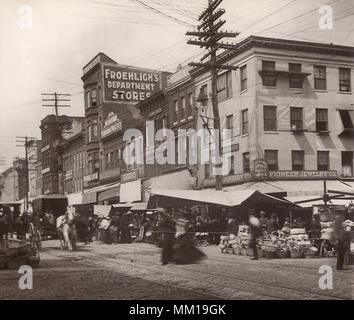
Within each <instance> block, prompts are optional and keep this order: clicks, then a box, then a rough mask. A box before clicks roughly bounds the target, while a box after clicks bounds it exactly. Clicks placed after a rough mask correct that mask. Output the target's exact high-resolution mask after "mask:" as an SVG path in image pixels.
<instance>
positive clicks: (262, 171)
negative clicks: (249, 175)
mask: <svg viewBox="0 0 354 320" xmlns="http://www.w3.org/2000/svg"><path fill="white" fill-rule="evenodd" d="M267 173H268V165H267V162H266V161H265V159H256V160H254V176H255V178H263V177H265V176H267Z"/></svg>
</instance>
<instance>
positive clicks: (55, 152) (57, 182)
mask: <svg viewBox="0 0 354 320" xmlns="http://www.w3.org/2000/svg"><path fill="white" fill-rule="evenodd" d="M83 121H84V119H83V118H82V117H68V116H64V115H63V116H58V117H56V116H55V115H48V116H47V117H45V118H44V119H43V120H42V121H41V126H40V128H41V132H42V148H41V166H42V194H64V183H63V182H64V175H63V158H62V154H63V147H64V144H65V143H66V141H67V140H68V139H70V138H71V137H72V136H74V135H76V134H78V133H79V132H81V130H82V123H83ZM37 169H38V168H37Z"/></svg>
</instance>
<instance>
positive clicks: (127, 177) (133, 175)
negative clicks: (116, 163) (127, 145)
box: [120, 170, 138, 182]
mask: <svg viewBox="0 0 354 320" xmlns="http://www.w3.org/2000/svg"><path fill="white" fill-rule="evenodd" d="M120 179H121V181H122V182H124V181H130V180H135V179H138V171H137V170H135V171H132V172H128V173H124V174H122V175H121V177H120Z"/></svg>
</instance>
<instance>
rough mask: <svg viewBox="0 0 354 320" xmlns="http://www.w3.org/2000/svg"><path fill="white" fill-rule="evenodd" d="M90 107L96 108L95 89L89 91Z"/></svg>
mask: <svg viewBox="0 0 354 320" xmlns="http://www.w3.org/2000/svg"><path fill="white" fill-rule="evenodd" d="M91 107H97V91H96V89H94V90H92V91H91Z"/></svg>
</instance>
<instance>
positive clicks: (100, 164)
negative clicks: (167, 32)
mask: <svg viewBox="0 0 354 320" xmlns="http://www.w3.org/2000/svg"><path fill="white" fill-rule="evenodd" d="M166 78H167V73H165V72H161V71H156V70H149V69H142V68H135V67H131V66H124V65H120V64H117V63H116V62H115V61H114V60H112V59H111V58H109V57H108V56H107V55H105V54H104V53H99V54H98V55H97V56H95V57H94V58H93V59H92V60H91V61H90V62H89V63H88V64H87V65H86V66H85V67H84V68H83V76H82V78H81V79H82V81H83V83H84V90H85V123H86V150H87V163H88V172H87V175H86V176H85V177H84V188H85V189H87V190H86V191H85V197H84V202H87V201H92V199H95V197H96V198H97V200H98V201H99V202H103V201H119V194H120V180H121V176H122V174H124V173H125V172H126V171H127V168H126V166H125V163H124V161H123V151H124V148H125V146H126V143H127V142H126V141H123V134H124V132H125V131H126V130H127V129H132V128H139V127H140V120H141V116H140V114H139V110H138V109H137V108H136V104H137V103H138V102H140V101H143V100H144V99H146V98H148V97H149V96H151V95H152V94H153V93H154V92H156V91H158V90H160V89H162V88H164V87H165V86H166V81H167V79H166Z"/></svg>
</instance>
